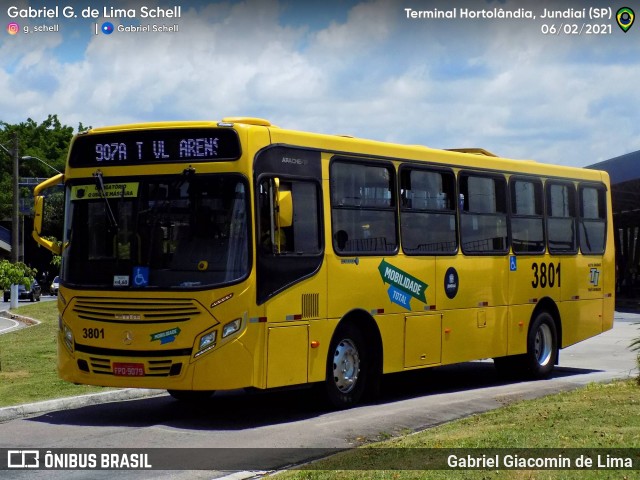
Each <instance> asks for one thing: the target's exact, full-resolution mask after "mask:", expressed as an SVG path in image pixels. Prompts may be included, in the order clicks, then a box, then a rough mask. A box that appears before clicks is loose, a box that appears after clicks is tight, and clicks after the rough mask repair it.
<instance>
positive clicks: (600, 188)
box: [577, 182, 608, 255]
mask: <svg viewBox="0 0 640 480" xmlns="http://www.w3.org/2000/svg"><path fill="white" fill-rule="evenodd" d="M586 188H590V189H594V190H596V191H597V193H598V218H597V219H596V218H591V217H589V218H586V217H585V216H584V201H583V192H584V189H586ZM577 196H578V211H577V214H578V226H577V229H578V234H577V235H578V244H579V247H580V252H581V253H582V254H583V255H603V254H604V252H605V251H606V250H607V227H608V225H607V209H608V206H607V187H606V186H605V185H604V184H602V183H590V182H580V183H579V184H578V195H577ZM585 221H586V222H588V223H602V224H603V226H604V229H603V239H602V249H601V250H591V251H585V249H584V248H583V241H582V240H583V235H582V234H583V231H584V228H585V227H584V223H583V222H585Z"/></svg>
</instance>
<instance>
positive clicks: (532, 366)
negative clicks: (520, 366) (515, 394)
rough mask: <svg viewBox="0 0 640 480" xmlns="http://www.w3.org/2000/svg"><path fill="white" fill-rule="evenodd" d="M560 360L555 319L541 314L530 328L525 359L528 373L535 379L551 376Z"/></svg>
mask: <svg viewBox="0 0 640 480" xmlns="http://www.w3.org/2000/svg"><path fill="white" fill-rule="evenodd" d="M557 358H558V334H557V331H556V324H555V322H554V321H553V317H552V316H551V314H549V313H548V312H540V313H539V314H538V315H537V316H536V317H535V319H534V320H533V323H532V324H531V328H529V335H528V336H527V353H526V355H525V357H524V361H525V367H526V372H527V374H528V376H529V377H531V378H534V379H542V378H547V377H549V375H551V372H552V371H553V367H554V365H555V364H556V360H557Z"/></svg>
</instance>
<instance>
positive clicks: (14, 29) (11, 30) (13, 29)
mask: <svg viewBox="0 0 640 480" xmlns="http://www.w3.org/2000/svg"><path fill="white" fill-rule="evenodd" d="M18 32H20V25H18V24H17V23H16V22H11V23H9V24H8V25H7V33H8V34H9V35H16V34H17V33H18Z"/></svg>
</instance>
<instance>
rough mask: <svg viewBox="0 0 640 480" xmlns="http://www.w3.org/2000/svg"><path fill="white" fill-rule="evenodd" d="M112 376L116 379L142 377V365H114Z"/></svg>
mask: <svg viewBox="0 0 640 480" xmlns="http://www.w3.org/2000/svg"><path fill="white" fill-rule="evenodd" d="M113 374H114V375H115V376H117V377H144V364H142V363H114V364H113Z"/></svg>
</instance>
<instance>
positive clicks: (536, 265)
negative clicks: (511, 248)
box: [509, 255, 568, 322]
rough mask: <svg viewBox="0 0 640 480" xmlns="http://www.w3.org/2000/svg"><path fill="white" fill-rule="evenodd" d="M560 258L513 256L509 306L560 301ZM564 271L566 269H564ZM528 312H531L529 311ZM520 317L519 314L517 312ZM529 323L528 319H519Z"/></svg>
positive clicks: (510, 267) (562, 260)
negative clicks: (547, 298)
mask: <svg viewBox="0 0 640 480" xmlns="http://www.w3.org/2000/svg"><path fill="white" fill-rule="evenodd" d="M565 260H566V259H564V258H562V257H555V258H554V257H550V256H549V255H536V256H521V255H518V256H513V258H512V260H511V261H510V266H509V270H510V273H509V304H510V305H514V306H515V305H528V306H531V305H534V306H535V304H537V303H538V301H539V300H540V299H541V298H544V297H549V298H551V299H552V300H553V301H555V302H556V303H557V302H559V301H560V299H561V279H560V275H561V273H562V263H561V262H564V261H565ZM565 270H568V268H566V267H565ZM530 311H533V309H531V310H530ZM518 314H519V315H520V312H518ZM519 319H520V320H526V321H527V322H529V320H530V318H526V319H524V318H522V317H521V316H520V317H519Z"/></svg>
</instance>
